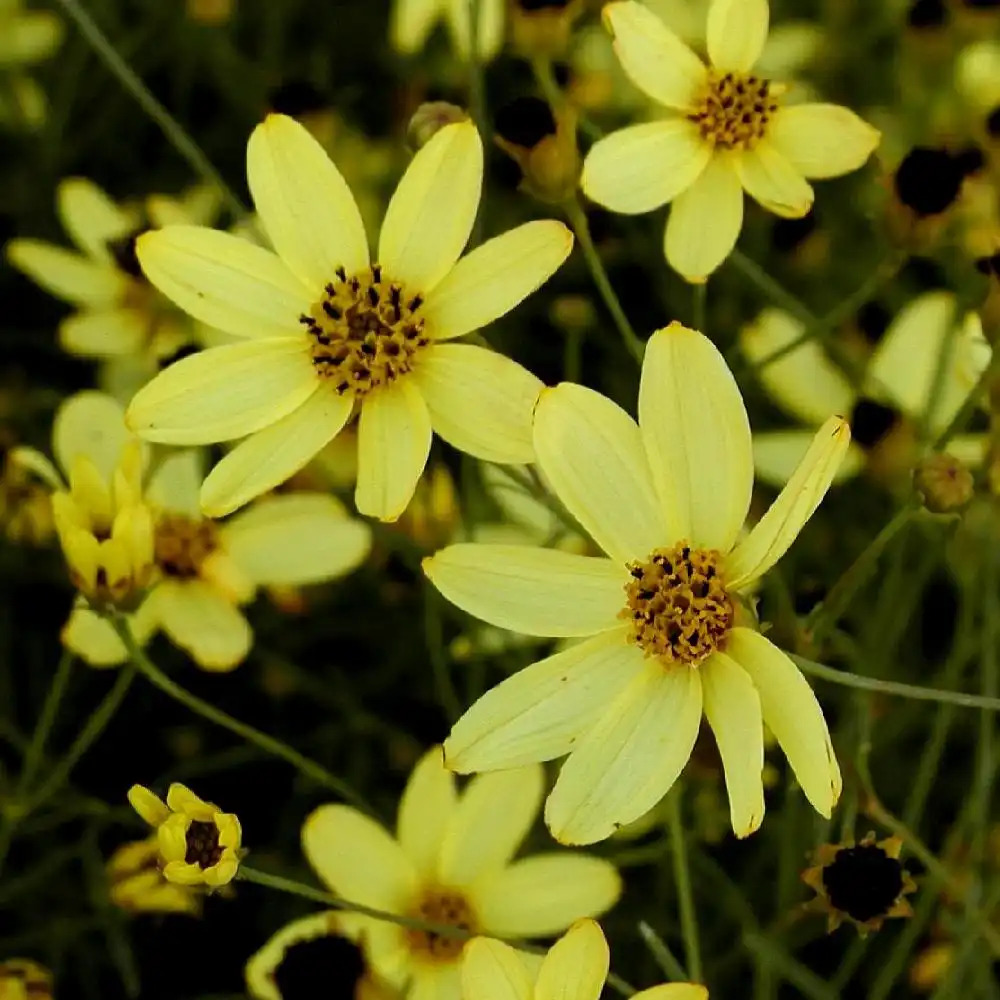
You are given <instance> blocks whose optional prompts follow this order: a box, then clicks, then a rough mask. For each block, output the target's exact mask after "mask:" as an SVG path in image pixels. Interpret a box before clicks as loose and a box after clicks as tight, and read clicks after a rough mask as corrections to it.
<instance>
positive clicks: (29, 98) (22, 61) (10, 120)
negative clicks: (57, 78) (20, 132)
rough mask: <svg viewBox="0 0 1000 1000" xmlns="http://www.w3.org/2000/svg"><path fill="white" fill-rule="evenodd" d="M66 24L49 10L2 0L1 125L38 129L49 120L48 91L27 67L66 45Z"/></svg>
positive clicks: (0, 18) (15, 0)
mask: <svg viewBox="0 0 1000 1000" xmlns="http://www.w3.org/2000/svg"><path fill="white" fill-rule="evenodd" d="M62 39H63V23H62V21H61V20H60V19H59V17H58V16H57V15H56V14H53V13H52V12H51V11H45V10H26V9H25V7H24V4H23V3H22V0H0V72H2V73H3V74H4V85H5V86H4V88H3V92H2V93H0V124H4V125H10V126H12V127H15V126H17V125H26V126H27V127H28V128H37V127H38V126H39V125H41V124H42V122H44V121H45V116H46V113H47V111H48V101H47V99H46V97H45V91H44V90H42V88H41V87H40V86H39V85H38V83H37V82H36V81H35V80H33V79H32V78H31V77H30V76H29V75H28V74H27V73H24V72H21V70H22V69H23V68H26V67H28V66H31V65H34V64H35V63H38V62H41V61H42V60H44V59H48V58H49V57H50V56H51V55H52V54H53V53H54V52H55V50H56V49H57V48H58V47H59V45H60V44H61V43H62Z"/></svg>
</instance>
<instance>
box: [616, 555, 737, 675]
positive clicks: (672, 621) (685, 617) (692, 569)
mask: <svg viewBox="0 0 1000 1000" xmlns="http://www.w3.org/2000/svg"><path fill="white" fill-rule="evenodd" d="M721 562H722V554H721V553H720V552H718V551H716V550H715V549H692V548H691V547H690V546H689V545H687V543H685V542H680V543H678V544H677V545H675V546H674V547H673V548H671V549H654V550H653V551H652V552H651V553H650V555H649V558H648V559H647V560H646V562H634V563H629V567H628V569H629V574H630V575H629V580H628V582H627V583H626V584H625V607H624V608H623V609H622V610H621V611H620V612H619V617H621V618H625V619H628V620H629V621H630V622H631V625H632V630H631V636H630V639H631V641H632V642H634V643H635V644H636V645H637V646H638V647H639V648H640V649H641V650H642V651H643V652H644V653H645V654H646V656H655V657H656V658H657V659H659V661H660V662H661V663H662V664H664V665H665V666H673V665H674V664H678V663H686V664H691V665H695V664H697V663H699V662H700V661H701V660H703V659H704V658H705V657H706V656H708V655H709V653H713V652H715V650H717V649H719V648H720V646H722V644H723V642H724V641H725V638H726V633H727V632H728V631H729V629H730V628H731V627H732V624H733V602H732V601H731V600H730V598H729V595H728V594H727V593H726V588H725V585H724V584H723V582H722V578H721V576H720V575H719V566H720V564H721Z"/></svg>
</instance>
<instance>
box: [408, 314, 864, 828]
mask: <svg viewBox="0 0 1000 1000" xmlns="http://www.w3.org/2000/svg"><path fill="white" fill-rule="evenodd" d="M849 440H850V431H849V430H848V427H847V424H846V422H845V421H844V420H843V419H842V418H840V417H831V418H830V419H829V420H828V421H827V423H826V424H824V426H823V427H822V428H821V429H820V430H819V432H818V433H817V434H816V436H815V438H814V440H813V443H812V445H811V446H810V448H809V450H808V452H807V453H806V455H805V456H804V457H803V459H802V462H801V464H800V466H799V468H798V469H797V470H796V472H795V474H794V475H793V476H792V478H791V479H790V480H789V482H788V485H787V486H786V487H785V489H784V490H783V491H782V492H781V494H780V495H779V496H778V498H777V500H775V502H774V503H773V504H772V506H771V508H770V509H769V510H768V512H767V513H766V514H765V515H764V516H763V517H762V518H761V520H760V521H759V522H758V523H757V524H756V525H755V526H754V527H753V529H752V530H751V531H750V532H749V534H747V535H746V537H743V538H741V537H740V535H741V531H742V529H743V522H744V519H745V518H746V516H747V511H748V509H749V506H750V497H751V492H752V489H753V450H752V447H751V439H750V425H749V422H748V420H747V414H746V409H745V408H744V405H743V400H742V399H741V397H740V393H739V389H738V388H737V386H736V382H735V381H734V379H733V377H732V375H731V374H730V372H729V370H728V368H727V367H726V364H725V362H724V361H723V359H722V356H721V355H720V354H719V352H718V350H717V349H716V348H715V347H714V346H713V345H712V343H711V342H710V341H709V340H708V339H707V338H706V337H704V336H703V335H702V334H700V333H698V332H697V331H694V330H689V329H686V328H685V327H683V326H681V325H680V324H677V323H674V324H671V325H670V326H669V327H667V328H666V329H663V330H659V331H657V332H656V333H654V334H653V336H652V337H651V338H650V340H649V342H648V344H647V346H646V355H645V359H644V361H643V366H642V377H641V382H640V388H639V422H638V424H636V422H635V421H634V420H633V419H632V418H631V417H630V416H629V415H628V414H627V413H625V411H624V410H622V409H621V408H620V407H618V406H617V405H616V404H614V403H613V402H611V401H610V400H609V399H606V398H605V397H604V396H602V395H600V394H599V393H597V392H594V391H593V390H591V389H587V388H585V387H583V386H578V385H573V384H570V383H564V384H562V385H559V386H557V387H556V388H554V389H550V390H546V391H545V392H543V393H542V396H541V398H540V399H539V402H538V406H537V407H536V412H535V424H534V441H535V451H536V454H537V462H538V467H539V469H540V470H541V472H542V474H543V475H544V476H545V478H546V480H547V481H548V483H549V484H550V486H551V488H552V490H553V492H554V493H555V495H556V497H557V498H558V499H559V500H560V501H561V502H562V504H563V505H564V506H565V507H566V509H567V510H568V511H569V512H570V513H571V514H572V515H573V516H574V517H575V518H576V520H577V521H578V522H579V523H580V525H581V526H582V527H583V528H585V529H586V531H587V532H588V533H589V534H590V536H591V537H592V538H593V539H594V541H595V542H596V543H597V544H598V545H599V546H600V547H601V549H603V551H604V552H605V553H607V555H606V557H593V556H582V555H575V554H571V553H566V552H560V551H558V550H554V549H540V548H526V547H521V546H504V545H476V544H467V545H453V546H450V547H448V548H446V549H443V550H442V551H441V552H439V553H437V554H436V555H434V556H433V557H431V558H429V559H426V560H425V561H424V567H425V572H426V573H427V575H428V577H429V578H430V579H431V581H432V582H433V583H434V584H435V586H436V587H437V588H438V589H439V590H440V591H441V593H442V594H444V596H445V597H447V598H448V599H449V600H450V601H452V602H453V603H454V604H457V605H458V606H459V607H460V608H462V609H464V610H465V611H468V612H469V613H470V614H473V615H475V616H476V617H478V618H482V619H484V620H486V621H488V622H490V623H491V624H494V625H498V626H501V627H504V628H509V629H513V630H515V631H519V632H524V633H526V634H528V635H538V636H553V637H579V638H581V639H584V641H582V642H578V643H576V644H574V645H573V646H571V647H570V648H569V649H566V650H564V651H562V652H559V653H556V654H555V655H553V656H550V657H548V658H547V659H544V660H541V661H539V662H538V663H535V664H533V665H531V666H529V667H527V668H526V669H524V670H522V671H520V672H519V673H517V674H515V675H514V676H513V677H510V678H508V679H507V680H505V681H504V682H502V683H501V684H500V685H498V686H497V687H496V688H494V689H492V690H491V691H488V692H487V693H486V694H485V695H484V696H483V697H482V698H480V699H479V700H478V701H477V702H476V703H475V704H474V705H473V706H472V707H471V708H470V709H469V710H468V711H467V712H466V713H465V715H463V716H462V718H461V719H459V721H458V722H457V723H456V724H455V726H454V728H453V729H452V731H451V735H450V736H449V737H448V739H447V740H446V741H445V758H446V762H447V764H448V766H449V767H450V768H452V769H453V770H456V771H459V772H462V773H465V772H471V771H492V770H495V769H499V768H507V767H515V766H518V765H521V764H525V763H527V762H529V761H539V760H551V759H554V758H556V757H563V756H566V755H567V754H568V755H569V757H568V759H567V760H566V762H565V763H564V764H563V766H562V770H561V771H560V774H559V778H558V780H557V782H556V785H555V788H554V789H553V791H552V792H551V794H550V795H549V798H548V801H547V803H546V807H545V820H546V823H547V825H548V827H549V829H550V830H551V831H552V833H553V835H554V836H555V837H556V839H557V840H560V841H562V842H563V843H568V844H585V843H592V842H594V841H598V840H602V839H604V838H605V837H608V836H609V835H610V834H612V833H613V832H614V831H615V830H616V829H617V828H618V827H620V826H623V825H624V824H626V823H629V822H631V821H632V820H634V819H637V818H638V817H639V816H641V815H642V814H643V813H645V812H646V811H647V810H648V809H650V808H651V807H652V806H654V805H655V804H656V803H657V802H658V801H659V800H660V799H661V798H662V796H663V795H664V794H665V793H666V792H667V790H668V789H669V788H670V787H671V785H673V783H674V781H675V780H676V778H677V776H678V775H679V774H680V772H681V770H682V769H683V767H684V765H685V763H686V762H687V760H688V757H689V756H690V754H691V750H692V748H693V746H694V742H695V738H696V737H697V735H698V730H699V727H700V724H701V717H702V713H703V712H704V714H705V716H706V717H707V719H708V722H709V725H710V726H711V728H712V730H713V732H714V734H715V738H716V742H717V744H718V746H719V751H720V754H721V757H722V762H723V767H724V770H725V778H726V786H727V789H728V792H729V802H730V816H731V820H732V824H733V829H734V831H735V832H736V834H737V836H740V837H745V836H747V835H749V834H750V833H752V832H753V831H754V830H756V829H757V828H758V826H759V825H760V823H761V821H762V819H763V817H764V790H763V783H762V779H761V773H762V770H763V766H764V744H763V723H765V722H766V723H767V725H768V727H769V728H770V729H771V731H772V732H773V733H774V735H775V737H776V738H777V741H778V743H779V744H780V746H781V748H782V750H783V751H784V753H785V755H786V757H787V758H788V761H789V763H790V764H791V767H792V770H793V771H794V772H795V775H796V777H797V779H798V781H799V784H800V785H801V786H802V789H803V791H804V792H805V795H806V797H807V798H808V800H809V801H810V802H811V803H812V805H813V807H814V808H815V809H816V810H817V811H818V812H820V813H821V814H823V815H824V816H829V815H830V812H831V810H832V809H833V806H834V804H835V803H836V801H837V798H838V797H839V794H840V788H841V778H840V770H839V768H838V766H837V761H836V757H835V756H834V752H833V747H832V745H831V743H830V736H829V733H828V731H827V727H826V723H825V721H824V719H823V713H822V711H821V709H820V707H819V703H818V702H817V701H816V697H815V695H814V694H813V692H812V689H811V688H810V687H809V685H808V684H807V683H806V681H805V679H804V678H803V677H802V675H801V673H799V671H798V669H797V668H796V667H795V665H794V664H793V663H792V661H791V660H790V659H789V658H788V656H786V655H785V653H783V652H782V651H781V650H779V649H778V648H777V647H775V646H774V645H772V644H771V643H770V642H769V641H768V640H767V639H766V638H765V637H764V636H763V635H761V634H760V633H759V632H757V631H756V629H754V628H752V627H749V626H748V624H746V622H747V621H748V620H749V617H750V616H749V615H748V614H747V613H746V612H745V610H744V608H743V604H742V598H743V595H744V594H745V593H746V590H747V588H748V587H750V586H751V585H752V584H753V583H754V581H756V580H758V579H759V578H760V577H761V576H762V575H763V574H764V573H766V572H767V571H768V570H769V569H770V568H771V567H772V566H773V565H774V564H775V563H776V562H777V561H778V559H779V558H780V557H781V556H782V555H783V554H784V552H785V551H786V550H787V549H788V547H789V546H790V545H791V544H792V542H793V541H794V540H795V537H796V536H797V535H798V533H799V531H800V529H801V528H802V526H803V525H804V524H805V522H806V521H807V520H808V519H809V518H810V517H811V516H812V514H813V512H814V511H815V510H816V508H817V506H818V505H819V503H820V501H821V500H822V498H823V495H824V494H825V493H826V490H827V488H828V487H829V485H830V482H831V481H832V479H833V476H834V474H835V472H836V470H837V467H838V466H839V464H840V462H841V461H842V459H843V457H844V455H845V453H846V451H847V447H848V443H849ZM584 637H587V638H584Z"/></svg>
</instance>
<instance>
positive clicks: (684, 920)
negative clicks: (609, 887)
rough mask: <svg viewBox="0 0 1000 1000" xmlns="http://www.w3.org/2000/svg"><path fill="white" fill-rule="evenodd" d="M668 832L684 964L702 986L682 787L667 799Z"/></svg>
mask: <svg viewBox="0 0 1000 1000" xmlns="http://www.w3.org/2000/svg"><path fill="white" fill-rule="evenodd" d="M667 829H668V831H669V832H670V854H671V857H672V858H673V867H674V882H675V884H676V886H677V898H678V908H679V909H680V918H681V937H683V939H684V957H685V964H686V966H687V970H688V974H689V975H690V977H691V981H692V982H696V983H700V982H703V974H702V969H701V945H700V944H699V941H698V918H697V915H696V914H695V908H694V893H693V891H692V889H691V869H690V868H689V866H688V857H687V845H686V843H685V840H684V821H683V819H682V817H681V788H680V787H679V786H678V787H676V788H674V790H673V792H672V793H671V794H670V795H668V796H667Z"/></svg>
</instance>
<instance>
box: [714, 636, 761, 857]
mask: <svg viewBox="0 0 1000 1000" xmlns="http://www.w3.org/2000/svg"><path fill="white" fill-rule="evenodd" d="M699 671H700V673H701V689H702V693H703V695H704V699H705V718H706V719H708V723H709V725H710V726H711V727H712V732H713V733H714V734H715V742H716V744H717V745H718V748H719V755H720V756H721V757H722V766H723V769H724V771H725V775H726V791H727V792H728V793H729V816H730V819H731V821H732V824H733V832H734V833H735V834H736V836H737V837H749V836H750V834H751V833H753V832H754V831H755V830H757V829H758V828H759V827H760V824H761V822H762V821H763V819H764V783H763V779H762V776H761V775H762V772H763V770H764V723H763V720H762V717H761V708H760V698H759V697H758V695H757V690H756V688H755V687H754V685H753V681H751V680H750V676H749V674H747V672H746V671H745V670H744V669H743V668H742V667H741V666H740V665H739V664H738V663H737V662H736V661H735V660H733V659H732V658H731V657H729V656H727V655H726V654H725V653H718V652H717V653H713V654H712V655H711V656H710V657H709V658H708V659H707V660H706V661H705V662H704V663H702V664H701V665H700V667H699Z"/></svg>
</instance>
